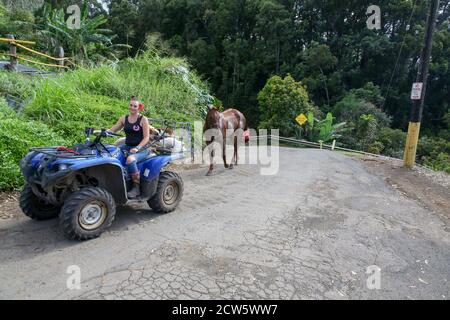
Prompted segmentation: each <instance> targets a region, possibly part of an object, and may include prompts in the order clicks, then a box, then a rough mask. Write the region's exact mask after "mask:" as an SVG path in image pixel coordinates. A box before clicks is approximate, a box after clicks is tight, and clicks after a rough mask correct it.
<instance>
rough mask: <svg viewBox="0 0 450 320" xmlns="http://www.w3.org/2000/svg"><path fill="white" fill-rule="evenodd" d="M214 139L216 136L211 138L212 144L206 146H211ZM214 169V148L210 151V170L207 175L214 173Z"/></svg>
mask: <svg viewBox="0 0 450 320" xmlns="http://www.w3.org/2000/svg"><path fill="white" fill-rule="evenodd" d="M213 141H214V138H212V139H211V142H210V144H208V145H207V146H206V147H207V148H209V146H210V145H211V143H212V142H213ZM213 170H214V148H213V149H212V150H211V151H210V152H209V170H208V172H207V173H206V175H207V176H210V175H212V172H213Z"/></svg>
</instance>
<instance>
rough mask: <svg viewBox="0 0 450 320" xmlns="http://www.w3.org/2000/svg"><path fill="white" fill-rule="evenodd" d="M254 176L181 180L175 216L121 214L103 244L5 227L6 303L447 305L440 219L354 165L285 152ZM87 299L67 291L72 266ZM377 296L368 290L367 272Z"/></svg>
mask: <svg viewBox="0 0 450 320" xmlns="http://www.w3.org/2000/svg"><path fill="white" fill-rule="evenodd" d="M280 161H281V168H280V171H279V173H278V174H277V175H276V176H261V175H259V168H258V167H257V166H239V167H238V168H236V169H234V170H231V171H230V170H227V171H225V170H224V169H220V170H219V171H218V173H217V175H215V176H213V177H206V176H204V174H205V172H206V170H205V169H204V168H202V169H201V170H200V171H199V170H192V171H187V172H185V173H184V179H185V196H184V199H183V202H182V204H181V205H180V207H179V209H178V210H177V211H175V212H174V213H172V214H169V215H164V216H162V215H161V216H159V215H155V214H154V213H152V212H151V211H150V210H149V209H148V208H147V207H143V208H140V209H139V210H137V211H136V210H132V209H131V208H122V209H120V210H119V214H118V217H117V220H116V221H115V223H114V224H113V227H112V228H111V229H110V231H108V232H107V233H105V234H104V235H103V236H102V237H101V238H99V239H95V240H92V241H88V242H81V243H80V242H72V241H68V240H66V239H65V238H64V237H63V235H62V234H61V233H60V230H59V228H58V226H57V221H49V222H42V223H38V222H34V221H30V220H27V219H26V218H21V219H19V220H17V219H16V220H7V221H1V222H0V298H20V299H22V298H25V299H27V298H38V299H39V298H50V299H54V298H57V299H73V298H77V299H79V298H100V299H116V298H120V299H134V298H137V299H144V298H145V299H148V298H151V299H172V298H179V299H183V298H186V299H207V298H212V299H219V298H225V299H229V298H236V299H243V298H251V299H311V298H312V299H366V298H370V299H380V298H387V299H424V298H431V299H448V297H449V294H450V293H449V291H450V285H449V283H448V281H449V279H450V269H449V263H450V237H449V233H448V229H447V228H446V226H445V222H444V221H442V220H440V218H439V217H438V216H437V215H436V214H435V213H433V212H429V211H427V210H426V209H424V208H422V207H421V206H420V205H419V204H418V203H416V202H414V201H413V200H410V199H408V198H406V197H405V196H404V195H403V194H401V193H399V192H398V191H396V190H394V189H392V188H391V187H390V186H388V185H387V184H386V183H385V182H384V181H383V179H382V178H379V177H376V176H373V175H371V174H369V173H368V171H367V170H366V169H365V167H364V164H362V163H361V162H359V161H358V160H355V159H351V158H348V157H345V156H343V155H340V154H336V153H331V152H328V151H320V150H294V149H282V151H281V155H280ZM70 265H78V266H79V267H80V268H81V280H82V283H81V290H68V289H67V287H66V280H67V278H68V276H69V275H68V274H67V273H66V271H67V268H68V266H70ZM371 265H376V266H378V267H379V268H381V282H380V285H381V289H380V290H370V289H368V287H367V282H366V280H367V278H368V277H369V276H370V275H368V274H366V270H367V267H368V266H371Z"/></svg>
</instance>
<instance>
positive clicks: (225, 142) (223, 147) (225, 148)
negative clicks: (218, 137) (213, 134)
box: [222, 136, 229, 169]
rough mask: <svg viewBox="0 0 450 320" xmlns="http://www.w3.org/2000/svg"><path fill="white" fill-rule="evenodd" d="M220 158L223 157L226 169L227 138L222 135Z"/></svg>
mask: <svg viewBox="0 0 450 320" xmlns="http://www.w3.org/2000/svg"><path fill="white" fill-rule="evenodd" d="M222 153H223V155H222V158H223V165H224V167H225V169H228V168H229V166H228V164H227V138H226V136H224V138H223V145H222Z"/></svg>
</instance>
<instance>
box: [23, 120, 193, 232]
mask: <svg viewBox="0 0 450 320" xmlns="http://www.w3.org/2000/svg"><path fill="white" fill-rule="evenodd" d="M85 135H86V143H84V144H79V145H76V146H74V147H73V148H72V149H68V148H65V147H50V148H33V149H31V150H30V152H29V153H28V154H27V155H26V156H25V157H24V158H23V159H22V160H21V161H20V168H21V170H22V173H23V175H24V177H25V181H26V184H25V186H24V187H23V190H22V193H21V196H20V207H21V209H22V211H23V212H24V213H25V215H27V216H28V217H30V218H32V219H36V220H47V219H52V218H56V217H58V216H59V220H60V224H61V227H62V229H63V231H64V233H65V234H66V235H67V236H68V237H70V238H72V239H75V240H88V239H92V238H96V237H98V236H100V235H101V234H102V232H104V231H105V229H107V228H108V227H109V226H110V225H111V223H112V222H113V220H114V216H115V214H116V206H117V205H128V204H132V203H135V202H145V201H146V202H148V204H149V206H150V208H152V209H153V211H155V212H158V213H168V212H171V211H173V210H175V208H176V207H177V206H178V204H179V203H180V201H181V198H182V196H183V181H182V179H181V177H180V176H179V175H178V174H177V173H175V172H171V171H162V169H163V168H164V167H166V166H167V165H168V164H169V163H171V162H172V161H174V160H177V159H182V158H184V154H183V153H182V152H180V153H170V152H168V151H167V150H166V152H164V150H163V151H161V150H158V149H157V148H154V145H152V144H150V145H148V147H149V149H150V150H151V151H150V153H149V155H148V157H147V158H146V159H144V160H143V161H140V162H139V163H138V168H139V170H140V173H141V184H140V188H141V194H140V197H139V198H138V199H128V198H127V191H128V190H129V189H131V186H132V181H131V179H130V178H129V175H128V173H127V165H126V158H127V154H125V153H124V152H123V151H122V150H121V149H120V148H119V147H118V146H115V145H105V144H103V143H102V139H103V138H106V137H109V136H119V135H117V134H112V133H109V132H107V131H106V130H105V129H102V130H98V131H96V130H94V129H93V128H86V129H85ZM93 135H96V137H95V139H94V140H93V141H91V138H90V137H91V136H93ZM156 140H157V139H156Z"/></svg>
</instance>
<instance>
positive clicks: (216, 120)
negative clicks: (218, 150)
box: [203, 106, 247, 175]
mask: <svg viewBox="0 0 450 320" xmlns="http://www.w3.org/2000/svg"><path fill="white" fill-rule="evenodd" d="M208 108H209V111H208V113H207V114H206V120H205V126H204V127H203V133H205V132H206V131H207V130H209V129H218V130H219V131H220V133H221V134H222V138H223V141H222V150H223V163H224V166H225V168H229V169H232V168H233V164H232V162H233V159H234V161H235V165H237V162H238V154H237V149H238V140H237V136H234V152H233V159H231V162H230V165H228V164H227V158H226V138H227V136H226V132H227V130H232V131H233V133H234V132H236V130H238V129H242V130H244V131H246V130H247V120H246V119H245V117H244V115H243V114H242V112H240V111H239V110H236V109H227V110H225V111H224V112H220V111H219V110H218V109H217V108H215V107H214V106H208ZM214 138H215V137H212V138H211V140H210V141H206V145H207V147H208V146H209V145H210V144H211V143H212V142H213V141H214ZM213 158H214V150H211V152H210V160H211V162H210V165H209V170H208V173H207V175H211V174H212V171H213V169H214V164H213Z"/></svg>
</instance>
